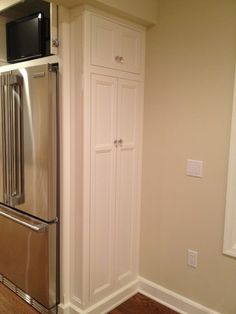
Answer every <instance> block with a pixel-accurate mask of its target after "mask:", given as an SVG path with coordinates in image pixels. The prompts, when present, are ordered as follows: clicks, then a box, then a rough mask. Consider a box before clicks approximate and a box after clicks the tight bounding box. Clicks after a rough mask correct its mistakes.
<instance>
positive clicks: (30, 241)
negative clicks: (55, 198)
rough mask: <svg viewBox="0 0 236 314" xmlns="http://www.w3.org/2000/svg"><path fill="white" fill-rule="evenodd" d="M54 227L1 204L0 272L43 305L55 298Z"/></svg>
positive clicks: (48, 303)
mask: <svg viewBox="0 0 236 314" xmlns="http://www.w3.org/2000/svg"><path fill="white" fill-rule="evenodd" d="M1 213H2V214H1ZM56 229H57V224H56V223H52V224H46V223H42V222H41V221H39V220H36V219H33V218H29V217H28V216H27V215H23V214H20V213H17V212H16V211H15V210H11V209H7V208H6V207H4V208H3V207H1V206H0V230H1V232H0V254H1V258H0V273H1V275H3V276H4V277H5V278H7V279H8V280H9V281H10V282H12V283H14V285H15V286H17V287H19V288H20V289H21V290H22V291H23V292H24V293H26V294H28V295H29V296H30V297H32V298H33V299H35V300H36V301H37V302H39V303H40V304H42V305H43V306H45V307H46V308H52V307H53V306H55V305H56V301H57V300H56V272H57V264H56Z"/></svg>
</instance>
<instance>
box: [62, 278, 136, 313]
mask: <svg viewBox="0 0 236 314" xmlns="http://www.w3.org/2000/svg"><path fill="white" fill-rule="evenodd" d="M138 284H139V283H138V280H135V281H133V282H131V283H130V284H128V285H126V286H125V287H123V288H121V289H120V290H118V291H116V292H115V293H113V294H111V295H109V296H108V297H106V298H104V299H103V300H101V301H99V302H97V303H96V304H94V305H92V306H90V307H89V308H87V309H86V310H82V309H80V308H79V307H77V306H75V305H74V304H72V303H70V304H67V305H62V304H60V305H59V311H58V312H59V314H106V313H108V312H109V311H111V310H112V309H114V308H115V307H117V306H118V305H119V304H121V303H123V302H124V301H126V300H127V299H129V298H131V297H132V296H133V295H135V294H136V293H137V292H138ZM68 309H69V310H68Z"/></svg>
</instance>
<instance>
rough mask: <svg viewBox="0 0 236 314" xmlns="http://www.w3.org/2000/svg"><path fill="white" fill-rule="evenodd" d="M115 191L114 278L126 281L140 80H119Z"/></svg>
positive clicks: (129, 261)
mask: <svg viewBox="0 0 236 314" xmlns="http://www.w3.org/2000/svg"><path fill="white" fill-rule="evenodd" d="M117 112H118V113H117V121H118V122H117V127H118V130H117V133H118V138H119V141H120V145H119V147H118V150H117V192H116V197H117V199H116V253H115V254H116V257H115V261H116V280H117V281H118V283H119V284H120V285H121V284H125V283H126V282H128V281H129V280H130V279H131V277H132V276H133V275H134V268H135V267H134V258H135V257H134V256H135V239H134V236H135V228H136V221H137V220H136V219H137V204H136V199H137V198H136V195H137V187H136V183H137V177H136V176H137V132H138V127H139V125H138V121H139V119H138V118H139V115H138V114H139V113H140V97H139V83H137V82H133V81H129V80H119V84H118V109H117Z"/></svg>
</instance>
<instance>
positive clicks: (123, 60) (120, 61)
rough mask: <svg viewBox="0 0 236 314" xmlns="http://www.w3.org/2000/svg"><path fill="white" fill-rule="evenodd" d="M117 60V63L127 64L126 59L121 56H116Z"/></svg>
mask: <svg viewBox="0 0 236 314" xmlns="http://www.w3.org/2000/svg"><path fill="white" fill-rule="evenodd" d="M115 60H116V62H117V63H120V64H123V63H124V62H125V58H124V57H120V56H116V57H115Z"/></svg>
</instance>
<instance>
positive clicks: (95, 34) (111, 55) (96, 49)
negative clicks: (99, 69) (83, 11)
mask: <svg viewBox="0 0 236 314" xmlns="http://www.w3.org/2000/svg"><path fill="white" fill-rule="evenodd" d="M116 27H117V26H116V24H115V23H112V22H110V21H107V20H105V19H102V18H98V17H96V16H92V37H91V40H92V43H91V63H92V64H93V65H99V66H104V67H108V68H116V67H117V62H116V61H115V57H116V54H117V53H116V51H115V49H116V47H115V42H116V41H117V38H116V37H117V33H116Z"/></svg>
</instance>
